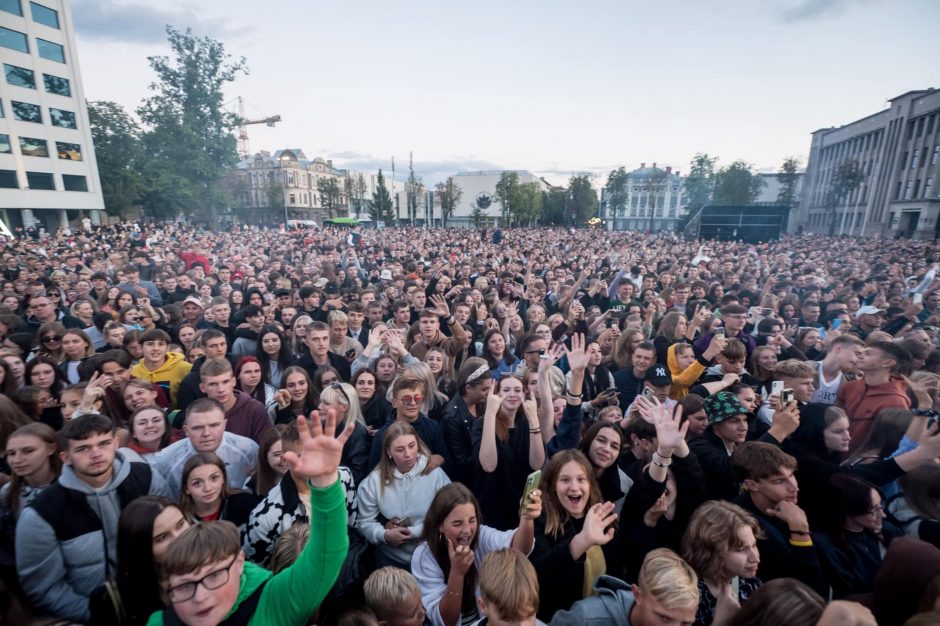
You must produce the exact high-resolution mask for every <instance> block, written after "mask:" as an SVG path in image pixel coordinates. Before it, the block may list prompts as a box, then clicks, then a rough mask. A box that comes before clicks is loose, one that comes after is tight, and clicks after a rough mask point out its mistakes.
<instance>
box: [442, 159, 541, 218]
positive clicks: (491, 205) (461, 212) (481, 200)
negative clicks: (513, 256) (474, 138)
mask: <svg viewBox="0 0 940 626" xmlns="http://www.w3.org/2000/svg"><path fill="white" fill-rule="evenodd" d="M504 172H515V173H516V174H518V176H519V184H520V185H525V184H528V183H536V184H537V185H538V186H539V191H550V190H551V185H549V184H548V183H547V182H545V180H544V179H542V178H540V177H538V176H536V175H535V174H533V173H532V172H529V171H527V170H483V171H476V172H458V173H457V174H454V176H453V178H454V182H455V183H456V184H457V185H458V186H459V187H460V190H461V191H462V192H463V193H462V195H461V197H460V202H458V203H457V206H456V208H455V209H454V212H453V215H451V216H450V217H449V218H448V220H447V225H448V226H470V225H471V216H472V215H473V211H474V209H475V208H477V207H479V209H480V211H482V215H483V217H484V219H485V220H486V222H487V223H489V224H499V225H503V224H501V222H502V209H501V207H500V206H499V204H498V203H497V202H496V199H495V198H496V183H498V182H499V179H500V177H501V176H502V175H503V173H504ZM432 195H433V194H432ZM429 206H430V210H431V214H432V218H433V219H434V220H440V217H441V215H440V203H439V202H437V201H436V200H435V199H434V198H433V197H432V198H431V200H430V201H429ZM432 223H438V222H432Z"/></svg>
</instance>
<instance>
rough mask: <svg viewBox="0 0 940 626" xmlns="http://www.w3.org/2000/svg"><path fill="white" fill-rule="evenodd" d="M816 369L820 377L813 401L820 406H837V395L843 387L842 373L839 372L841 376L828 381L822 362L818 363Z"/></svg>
mask: <svg viewBox="0 0 940 626" xmlns="http://www.w3.org/2000/svg"><path fill="white" fill-rule="evenodd" d="M816 369H817V372H818V373H819V375H818V377H817V378H818V381H817V383H816V391H814V392H813V400H812V401H813V402H817V403H819V404H835V403H836V394H837V393H839V387H841V386H842V380H843V376H842V372H839V375H838V376H836V377H835V378H833V379H832V380H826V375H825V374H823V363H822V361H819V362H818V364H817V366H816Z"/></svg>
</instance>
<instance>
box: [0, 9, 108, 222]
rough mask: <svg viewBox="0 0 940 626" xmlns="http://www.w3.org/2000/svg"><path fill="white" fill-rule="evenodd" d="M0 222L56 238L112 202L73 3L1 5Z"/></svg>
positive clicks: (94, 217) (97, 219)
mask: <svg viewBox="0 0 940 626" xmlns="http://www.w3.org/2000/svg"><path fill="white" fill-rule="evenodd" d="M0 63H2V66H3V76H2V77H0V218H2V219H3V221H4V223H6V225H7V226H9V227H10V228H11V229H14V228H18V227H22V228H26V227H29V226H35V227H37V228H45V229H46V230H47V231H48V232H50V233H52V232H55V229H56V228H59V227H66V226H68V225H69V222H70V221H72V222H77V221H78V220H80V219H82V217H83V216H84V215H87V216H89V217H90V218H91V219H92V222H93V223H99V222H100V220H101V216H102V214H101V211H103V210H104V200H103V198H102V195H101V184H100V182H99V179H98V165H97V163H96V161H95V150H94V146H93V144H92V138H91V127H90V126H89V123H88V109H87V108H86V106H85V93H84V90H83V88H82V79H81V72H80V71H79V66H78V54H77V51H76V46H75V33H74V30H73V29H72V15H71V11H70V7H69V3H68V1H67V0H36V1H30V0H0Z"/></svg>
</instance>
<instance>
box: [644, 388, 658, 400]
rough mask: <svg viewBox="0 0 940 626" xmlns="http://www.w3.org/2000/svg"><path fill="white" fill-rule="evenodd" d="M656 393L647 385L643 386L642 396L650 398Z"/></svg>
mask: <svg viewBox="0 0 940 626" xmlns="http://www.w3.org/2000/svg"><path fill="white" fill-rule="evenodd" d="M655 395H656V392H655V391H653V390H652V389H650V388H649V387H643V397H645V398H650V399H652V398H653V396H655Z"/></svg>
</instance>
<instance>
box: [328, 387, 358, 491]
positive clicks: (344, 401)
mask: <svg viewBox="0 0 940 626" xmlns="http://www.w3.org/2000/svg"><path fill="white" fill-rule="evenodd" d="M328 409H333V410H335V411H336V422H337V429H336V430H337V432H340V433H342V432H343V431H342V430H340V427H339V426H340V425H342V427H343V428H345V427H346V425H348V424H355V430H353V433H352V435H350V437H349V439H348V440H347V441H346V445H344V446H343V457H342V459H341V460H340V464H341V465H342V466H344V467H348V468H349V471H350V472H352V475H353V479H354V480H355V481H356V483H357V484H358V483H359V481H361V480H362V478H363V477H364V476H365V474H366V468H367V467H368V465H369V450H370V447H371V445H370V444H371V442H370V441H369V434H368V432H366V423H365V420H364V419H363V417H362V410H361V409H360V408H359V395H358V394H357V393H356V388H355V387H353V386H352V385H350V384H348V383H341V382H336V381H334V382H331V383H329V384H327V386H326V387H324V388H323V391H321V392H320V405H319V407H318V410H319V411H320V415H326V412H327V410H328Z"/></svg>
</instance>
